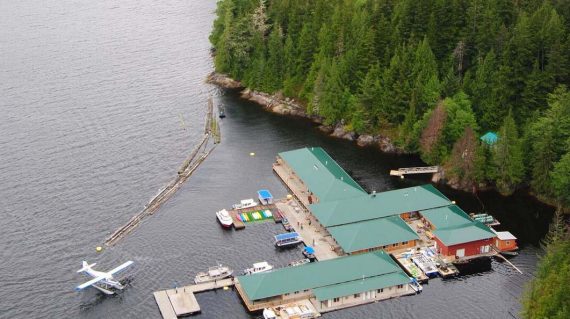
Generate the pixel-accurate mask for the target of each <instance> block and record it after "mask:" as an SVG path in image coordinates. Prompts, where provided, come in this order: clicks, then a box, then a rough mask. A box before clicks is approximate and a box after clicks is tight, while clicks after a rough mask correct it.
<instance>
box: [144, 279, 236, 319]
mask: <svg viewBox="0 0 570 319" xmlns="http://www.w3.org/2000/svg"><path fill="white" fill-rule="evenodd" d="M234 284H235V282H234V279H233V278H227V279H221V280H217V281H212V282H205V283H201V284H196V285H189V286H184V287H177V288H175V289H167V290H161V291H156V292H154V294H153V295H154V300H155V301H156V304H157V305H158V308H159V309H160V313H161V314H162V318H164V319H174V318H178V317H182V316H188V315H193V314H196V313H198V312H200V311H201V309H200V305H199V304H198V301H197V300H196V296H195V295H194V294H196V293H200V292H204V291H209V290H215V289H220V288H224V287H231V286H233V285H234Z"/></svg>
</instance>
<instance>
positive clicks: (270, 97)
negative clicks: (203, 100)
mask: <svg viewBox="0 0 570 319" xmlns="http://www.w3.org/2000/svg"><path fill="white" fill-rule="evenodd" d="M206 82H208V83H211V84H215V85H217V86H220V87H223V88H226V89H242V91H241V92H240V95H241V97H242V98H244V99H247V100H250V101H252V102H255V103H257V104H259V105H261V106H262V107H263V108H265V109H266V110H268V111H270V112H273V113H277V114H281V115H287V116H294V117H302V118H307V119H310V120H311V121H313V122H314V123H317V124H319V130H321V131H322V132H323V133H325V134H328V135H330V136H332V137H336V138H342V139H345V140H349V141H354V142H356V144H357V145H358V146H361V147H365V146H376V147H378V148H379V149H380V150H381V151H382V152H385V153H395V154H402V153H405V151H404V150H403V149H401V148H398V147H397V146H395V145H394V143H393V142H392V141H391V139H390V138H389V137H386V136H381V135H369V134H361V135H359V134H357V133H355V132H351V131H346V130H345V128H344V125H342V124H338V125H336V126H329V125H324V124H323V119H322V118H321V117H319V116H315V115H309V114H307V112H306V111H305V107H304V106H303V105H301V104H300V103H299V102H297V101H295V100H294V99H291V98H287V97H283V96H282V95H280V94H267V93H264V92H258V91H254V90H251V89H248V88H246V87H244V86H243V85H242V84H241V82H239V81H236V80H234V79H232V78H230V77H229V76H227V75H225V74H220V73H215V72H213V73H211V74H210V75H208V77H207V79H206Z"/></svg>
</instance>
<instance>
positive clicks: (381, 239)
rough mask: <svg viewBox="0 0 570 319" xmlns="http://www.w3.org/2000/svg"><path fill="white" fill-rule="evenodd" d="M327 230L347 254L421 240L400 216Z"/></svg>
mask: <svg viewBox="0 0 570 319" xmlns="http://www.w3.org/2000/svg"><path fill="white" fill-rule="evenodd" d="M327 230H328V231H329V233H330V234H331V235H332V237H333V238H334V239H335V240H336V242H337V243H338V244H339V245H340V246H341V247H342V249H343V250H344V251H345V252H347V253H352V252H355V251H358V250H362V249H368V248H374V247H380V246H384V245H390V244H394V243H401V242H404V241H409V240H414V239H419V237H418V234H416V232H415V231H413V230H412V229H411V228H410V226H408V224H406V222H405V221H404V220H402V218H400V216H390V217H385V218H378V219H373V220H368V221H363V222H358V223H352V224H348V225H341V226H335V227H329V228H327Z"/></svg>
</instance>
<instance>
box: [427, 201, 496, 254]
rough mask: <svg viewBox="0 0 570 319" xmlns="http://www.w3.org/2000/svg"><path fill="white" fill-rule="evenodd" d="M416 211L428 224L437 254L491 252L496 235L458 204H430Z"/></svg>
mask: <svg viewBox="0 0 570 319" xmlns="http://www.w3.org/2000/svg"><path fill="white" fill-rule="evenodd" d="M420 214H421V215H422V217H423V220H424V222H425V223H426V224H428V225H429V227H430V228H431V230H432V231H431V233H432V234H433V236H434V240H435V243H436V249H437V251H438V252H439V253H440V254H442V255H444V256H448V257H455V258H456V259H460V258H466V257H477V256H479V255H482V254H487V253H489V252H491V249H492V248H491V245H493V244H494V239H495V238H496V237H497V235H496V234H495V233H494V232H493V231H492V230H491V229H490V228H489V227H487V226H485V225H484V224H482V223H480V222H478V221H473V220H472V219H471V218H469V216H468V215H467V214H466V213H465V212H464V211H463V210H461V208H459V207H458V206H455V205H452V206H447V207H440V208H434V209H430V210H425V211H421V212H420Z"/></svg>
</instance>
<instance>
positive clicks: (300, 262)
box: [289, 258, 311, 267]
mask: <svg viewBox="0 0 570 319" xmlns="http://www.w3.org/2000/svg"><path fill="white" fill-rule="evenodd" d="M310 262H311V260H310V259H309V258H305V259H301V260H295V261H292V262H290V263H289V266H291V267H296V266H301V265H304V264H308V263H310Z"/></svg>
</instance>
